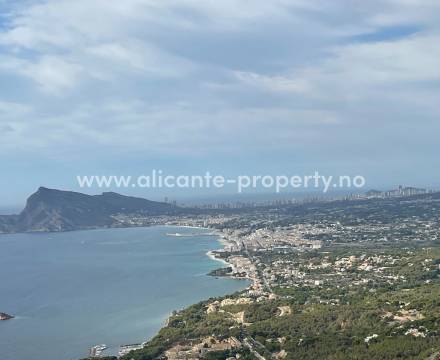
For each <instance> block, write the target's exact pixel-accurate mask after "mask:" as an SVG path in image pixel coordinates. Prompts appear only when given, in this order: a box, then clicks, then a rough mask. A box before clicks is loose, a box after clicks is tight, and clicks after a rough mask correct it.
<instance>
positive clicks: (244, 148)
mask: <svg viewBox="0 0 440 360" xmlns="http://www.w3.org/2000/svg"><path fill="white" fill-rule="evenodd" d="M0 7H1V9H0V10H2V11H0V13H1V14H2V15H1V16H0V93H1V101H0V157H2V158H3V159H11V156H12V155H11V154H12V153H14V154H18V155H20V156H26V155H27V154H29V155H32V156H35V155H39V156H40V157H41V158H42V159H44V158H52V159H53V158H63V159H68V158H69V157H75V156H81V154H82V155H84V154H90V153H91V152H93V154H95V155H96V157H97V158H99V156H101V155H102V156H104V154H105V156H108V155H109V154H112V153H114V154H121V153H127V154H133V153H136V152H138V153H139V152H142V153H144V154H149V155H150V156H158V157H173V156H181V155H182V154H185V155H186V156H200V154H201V153H203V154H205V155H206V156H208V157H209V156H222V154H224V156H226V157H227V156H230V154H234V153H235V154H237V153H239V154H244V155H245V156H247V157H250V158H252V156H253V154H255V157H257V156H258V154H265V153H271V154H272V153H273V154H277V153H279V154H281V153H282V154H283V157H286V154H289V153H292V154H293V153H294V154H295V158H296V159H298V158H299V159H301V162H308V161H309V162H317V163H326V164H329V163H331V162H334V163H335V164H346V165H347V166H350V165H352V164H354V163H358V164H359V163H362V164H363V165H364V166H365V167H371V166H373V167H374V166H386V167H389V166H390V164H393V163H394V164H396V163H399V166H401V165H400V162H402V159H409V160H410V161H411V162H412V163H413V164H420V163H421V162H423V161H430V160H432V159H434V155H435V151H436V150H437V149H438V146H437V143H438V139H437V134H438V133H439V130H440V125H439V121H438V118H439V115H440V111H439V110H438V106H437V102H438V95H439V94H438V93H439V84H440V68H439V66H438V63H439V60H440V48H439V47H438V44H439V42H440V29H439V27H440V22H439V19H440V5H439V3H438V2H437V1H429V0H426V1H414V0H382V1H378V0H372V1H368V2H353V1H348V0H347V1H339V2H329V1H323V0H312V1H310V0H308V1H305V0H304V1H303V0H274V1H260V0H257V1H252V2H245V1H238V0H226V1H211V0H207V1H196V0H180V1H174V0H162V1H157V0H126V1H106V0H76V1H70V0H68V1H66V0H45V1H2V2H0ZM100 154H101V155H100ZM18 155H17V156H18ZM127 156H130V155H127ZM280 158H281V157H280ZM387 159H388V160H387ZM262 167H264V164H263V165H262Z"/></svg>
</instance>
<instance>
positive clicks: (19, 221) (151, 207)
mask: <svg viewBox="0 0 440 360" xmlns="http://www.w3.org/2000/svg"><path fill="white" fill-rule="evenodd" d="M177 212H179V208H178V207H177V206H173V205H171V204H167V203H163V202H157V201H151V200H147V199H143V198H138V197H132V196H125V195H121V194H118V193H115V192H104V193H102V194H100V195H87V194H83V193H79V192H74V191H65V190H57V189H49V188H46V187H39V188H38V190H37V191H36V192H35V193H33V194H32V195H31V196H29V198H28V199H27V201H26V206H25V208H24V209H23V210H22V211H21V212H20V214H18V215H0V233H15V232H52V231H68V230H79V229H90V228H99V227H115V226H118V220H116V219H115V216H117V215H134V214H137V215H142V216H144V217H148V216H159V215H171V214H174V213H177Z"/></svg>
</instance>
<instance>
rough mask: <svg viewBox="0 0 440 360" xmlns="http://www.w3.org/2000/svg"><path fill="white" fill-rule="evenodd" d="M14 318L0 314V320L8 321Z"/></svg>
mask: <svg viewBox="0 0 440 360" xmlns="http://www.w3.org/2000/svg"><path fill="white" fill-rule="evenodd" d="M13 318H14V317H13V316H12V315H9V314H6V313H2V312H0V320H10V319H13Z"/></svg>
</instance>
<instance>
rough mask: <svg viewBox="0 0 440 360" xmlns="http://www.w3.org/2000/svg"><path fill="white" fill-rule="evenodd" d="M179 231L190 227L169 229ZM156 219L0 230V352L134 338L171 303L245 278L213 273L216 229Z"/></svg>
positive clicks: (51, 353) (16, 356)
mask: <svg viewBox="0 0 440 360" xmlns="http://www.w3.org/2000/svg"><path fill="white" fill-rule="evenodd" d="M170 233H182V234H187V235H191V236H183V237H176V236H169V235H167V234H170ZM207 233H208V231H207V230H204V229H195V228H180V227H167V226H154V227H147V228H128V229H99V230H87V231H73V232H64V233H44V234H43V233H37V234H13V235H0V312H5V313H8V314H11V315H14V316H15V318H14V319H12V320H8V321H0V358H1V359H2V360H28V359H32V360H79V359H80V358H83V357H86V356H87V355H88V351H89V348H90V347H92V346H94V345H98V344H106V345H107V346H108V347H109V349H108V350H107V352H105V354H108V355H114V354H116V353H117V351H118V348H119V346H120V345H124V344H132V343H140V342H143V341H145V340H147V339H149V338H151V337H152V336H154V335H155V334H156V333H157V331H158V330H159V329H160V328H161V327H162V326H164V324H165V321H166V319H167V317H168V316H169V315H170V314H171V312H172V311H173V310H179V309H182V308H184V307H186V306H188V305H190V304H194V303H196V302H199V301H201V300H205V299H208V298H210V297H215V296H222V295H226V294H230V293H234V292H236V291H239V290H243V289H244V288H246V287H247V286H248V285H249V283H248V282H247V281H246V280H235V279H234V280H233V279H226V278H214V277H211V276H208V275H207V273H208V272H210V271H211V270H213V269H216V268H218V267H221V266H224V265H222V264H221V263H219V262H217V261H215V260H212V259H210V258H209V257H208V256H206V252H208V251H209V250H213V249H217V248H220V247H221V245H220V244H219V242H218V238H217V237H216V236H209V235H207Z"/></svg>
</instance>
